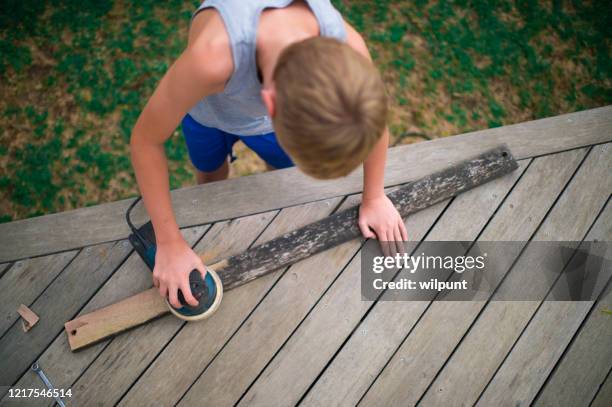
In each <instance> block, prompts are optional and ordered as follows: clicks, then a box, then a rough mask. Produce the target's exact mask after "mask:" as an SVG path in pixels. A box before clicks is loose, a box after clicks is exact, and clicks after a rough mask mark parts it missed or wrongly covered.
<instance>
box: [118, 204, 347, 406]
mask: <svg viewBox="0 0 612 407" xmlns="http://www.w3.org/2000/svg"><path fill="white" fill-rule="evenodd" d="M339 203H340V199H339V198H333V199H331V200H326V201H320V202H313V203H309V204H304V205H300V206H295V207H290V208H285V209H283V210H281V211H280V213H279V215H278V216H277V217H276V218H275V219H274V221H273V222H272V223H271V224H270V226H269V227H268V228H267V229H266V230H265V232H264V233H263V234H262V235H261V236H260V237H259V238H258V239H257V242H256V243H263V242H266V241H268V240H270V239H273V238H275V237H277V236H280V235H282V234H284V233H286V232H287V231H290V230H292V229H294V228H296V227H300V226H302V225H305V224H308V223H310V222H313V221H315V220H317V219H321V218H323V217H325V216H328V215H329V214H330V213H331V212H332V211H333V210H334V209H335V207H336V206H337V205H338V204H339ZM282 275H283V271H278V272H276V273H272V274H269V275H267V276H264V277H262V278H259V279H257V280H255V281H253V282H252V283H250V284H248V285H244V286H241V287H239V288H236V289H234V290H231V291H228V292H227V293H225V294H224V296H223V303H222V305H221V307H220V308H219V310H218V311H217V312H216V313H215V314H213V315H212V316H211V317H210V318H209V319H207V320H204V321H200V322H198V323H189V324H186V325H185V326H184V327H183V329H181V331H180V332H178V333H177V334H176V336H175V338H174V339H173V340H172V342H170V343H169V344H168V346H167V347H166V348H165V349H164V350H163V352H161V354H160V355H159V356H158V357H157V359H156V360H155V361H154V362H153V363H152V364H151V366H150V367H149V368H148V369H147V370H146V371H145V372H144V373H143V374H142V376H141V377H140V379H139V380H138V381H137V382H136V383H135V384H134V386H133V387H132V388H131V389H130V391H129V392H128V393H127V394H126V395H125V397H124V398H123V400H121V403H120V404H121V405H154V404H158V405H173V404H175V403H176V402H178V400H179V399H180V397H181V396H182V395H183V394H184V393H185V391H186V390H187V389H188V388H189V386H190V385H191V384H192V383H193V381H194V380H195V379H196V377H197V376H198V375H199V374H200V372H202V370H203V369H204V368H205V367H206V365H207V364H208V363H209V362H210V361H211V360H212V359H213V358H214V356H215V355H216V354H217V353H218V352H219V350H220V349H221V348H222V347H223V346H224V344H225V343H226V342H227V340H228V339H229V338H230V337H231V336H232V335H233V334H234V333H235V332H236V330H237V329H238V328H239V327H240V326H241V324H243V323H244V320H245V319H246V318H247V317H248V315H249V314H250V313H251V312H252V310H253V308H255V307H256V306H257V304H258V303H259V302H260V301H261V300H262V298H264V297H265V296H266V293H267V292H268V291H269V290H270V288H271V287H272V286H273V285H274V284H275V283H276V281H277V280H278V279H279V278H280V277H281V276H282ZM194 349H197V350H198V351H197V352H194Z"/></svg>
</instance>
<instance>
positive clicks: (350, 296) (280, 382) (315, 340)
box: [241, 162, 527, 405]
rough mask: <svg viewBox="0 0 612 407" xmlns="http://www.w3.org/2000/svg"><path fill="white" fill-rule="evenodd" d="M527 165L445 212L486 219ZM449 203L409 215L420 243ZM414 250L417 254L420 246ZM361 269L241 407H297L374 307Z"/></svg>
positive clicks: (339, 286)
mask: <svg viewBox="0 0 612 407" xmlns="http://www.w3.org/2000/svg"><path fill="white" fill-rule="evenodd" d="M526 164H527V163H526V162H521V164H520V165H521V166H520V169H519V170H518V171H516V172H514V173H513V174H511V175H509V176H507V177H503V178H501V179H498V180H495V181H492V182H491V183H488V184H486V185H483V186H481V187H479V188H477V189H475V190H472V191H469V192H466V193H465V194H462V195H460V196H459V197H457V198H456V199H455V200H454V201H453V203H452V204H451V205H450V206H449V207H448V208H447V209H446V211H447V212H452V213H462V212H464V213H467V212H469V211H470V210H471V208H473V207H474V205H476V206H477V207H482V208H483V209H484V211H483V215H482V217H483V218H484V217H485V216H486V215H485V214H484V213H486V208H493V209H494V208H495V207H496V206H497V204H498V203H499V201H500V200H501V199H503V197H504V195H505V194H506V193H507V192H508V190H509V189H510V188H511V187H512V185H513V184H514V182H515V181H516V179H518V178H519V177H520V174H521V173H522V171H523V170H524V168H525V167H526ZM446 204H447V203H444V205H437V206H435V207H432V208H429V209H428V210H427V211H425V212H420V213H417V214H414V215H412V216H410V217H409V218H408V219H407V221H406V227H407V229H408V231H409V236H410V238H411V239H412V240H416V241H417V242H418V241H419V240H421V239H422V238H423V237H424V236H425V234H426V233H427V231H428V230H429V229H430V227H431V226H432V225H433V224H434V223H435V221H436V219H437V217H438V216H439V214H440V213H441V212H442V210H443V208H444V206H446ZM443 216H445V217H448V215H447V214H446V213H445V214H444V215H443ZM479 220H480V218H479ZM482 221H483V222H484V221H485V220H484V219H483V220H482ZM442 222H444V221H442ZM466 227H468V228H475V229H477V228H478V220H476V219H474V222H470V224H469V225H466ZM412 246H413V247H412V248H413V249H414V247H415V246H416V244H415V245H412ZM360 264H361V263H360V258H359V257H356V258H355V259H354V260H353V261H352V263H351V264H350V265H349V267H348V268H347V270H345V271H344V272H343V274H342V275H341V276H340V278H339V279H338V280H337V281H336V282H335V283H334V285H333V286H332V287H331V288H330V290H329V291H328V292H327V293H325V296H324V297H323V299H322V300H321V302H320V303H319V304H317V306H316V308H315V309H313V311H312V312H311V313H310V314H309V315H308V317H307V318H306V319H305V321H304V322H303V323H302V324H301V325H300V327H299V328H298V330H297V331H296V332H294V333H293V335H292V336H291V339H290V340H289V341H288V342H287V344H285V346H284V347H283V348H282V349H281V350H280V352H279V354H278V355H276V357H275V358H274V360H273V361H272V362H271V363H270V365H269V366H268V367H267V368H266V370H265V371H264V372H263V373H262V374H261V376H260V377H259V379H258V380H257V381H256V382H255V383H254V384H253V385H252V387H251V388H250V389H249V391H248V392H247V393H246V395H245V396H244V398H243V399H242V402H241V404H243V405H267V404H268V403H272V404H275V405H287V404H294V403H296V402H297V401H298V400H299V399H300V398H301V397H302V395H303V394H304V393H305V392H306V390H307V389H308V386H309V385H310V384H311V383H312V382H313V381H314V380H315V378H316V377H317V375H318V374H319V372H321V371H322V370H323V368H324V367H325V364H326V363H327V362H328V361H329V360H330V359H331V358H332V356H333V354H334V353H335V352H336V350H337V349H338V347H340V346H341V345H342V343H343V342H344V340H345V339H346V338H347V337H348V336H349V335H350V334H351V332H352V331H353V329H354V328H355V326H357V325H358V324H359V321H360V320H361V318H362V317H363V315H365V314H366V312H367V311H368V309H369V308H371V305H372V302H366V301H362V300H361V292H360V274H359V273H360ZM416 305H417V306H420V304H416ZM340 316H341V317H340ZM392 325H393V321H389V327H390V328H391V326H392ZM369 351H370V352H372V351H374V349H370V350H369ZM360 358H367V357H366V356H360ZM366 364H367V362H366ZM354 373H355V372H354V371H351V375H350V377H351V380H353V379H354V377H355V374H354Z"/></svg>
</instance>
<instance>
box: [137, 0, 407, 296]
mask: <svg viewBox="0 0 612 407" xmlns="http://www.w3.org/2000/svg"><path fill="white" fill-rule="evenodd" d="M386 115H387V104H386V94H385V90H384V85H383V83H382V80H381V79H380V76H379V74H378V73H377V71H376V69H375V68H374V67H373V65H372V62H371V59H370V55H369V53H368V50H367V48H366V46H365V43H364V41H363V39H362V38H361V36H360V35H359V34H358V33H357V32H356V31H355V30H354V29H353V28H352V27H351V26H350V25H349V24H347V23H346V22H344V21H343V19H342V17H341V16H340V14H339V13H338V12H337V11H336V10H335V8H334V7H333V6H332V5H331V4H330V2H329V0H308V1H300V0H296V1H291V0H259V1H254V0H249V1H243V0H206V1H205V2H204V3H202V5H201V6H200V8H199V9H198V10H197V11H196V13H195V15H194V17H193V20H192V23H191V27H190V31H189V41H188V45H187V48H186V49H185V51H184V52H183V53H182V54H181V56H180V57H179V58H178V59H177V60H176V61H175V62H174V64H173V65H172V66H171V67H170V68H169V69H168V72H166V74H165V75H164V77H163V78H162V80H161V81H160V83H159V85H158V87H157V89H156V90H155V92H154V93H153V95H152V96H151V98H150V99H149V101H148V102H147V104H146V106H145V107H144V109H143V111H142V113H141V115H140V117H139V118H138V121H137V123H136V125H135V127H134V129H133V132H132V137H131V141H130V148H131V156H132V163H133V166H134V170H135V173H136V178H137V180H138V185H139V187H140V190H141V192H142V195H143V199H144V203H145V207H146V209H147V212H148V213H149V215H150V217H151V221H152V223H153V227H154V229H155V235H156V239H157V242H156V243H157V254H156V257H155V269H154V271H153V282H154V284H155V286H156V287H158V288H159V292H160V294H161V295H162V296H164V297H168V299H169V302H170V304H171V305H173V306H174V307H177V308H178V307H180V303H179V301H178V299H177V293H178V290H181V292H182V293H183V295H184V297H185V300H186V301H187V303H189V304H191V305H197V300H196V299H195V298H194V297H193V296H192V295H191V291H190V289H189V282H188V276H189V273H190V271H191V270H193V269H198V270H199V271H200V272H201V273H202V276H204V275H205V273H206V270H205V267H204V264H203V263H202V261H201V259H200V257H199V256H198V255H196V254H195V253H194V252H193V251H192V249H191V248H190V247H189V245H187V243H186V242H185V241H184V240H183V238H182V236H181V234H180V232H179V229H178V226H177V223H176V220H175V217H174V214H173V211H172V207H171V201H170V193H169V184H168V166H167V161H166V157H165V154H164V146H163V144H164V141H165V140H166V139H167V138H168V137H169V136H170V135H171V134H172V132H173V131H174V129H175V128H176V127H177V126H178V125H179V123H181V122H182V129H183V133H184V136H185V140H186V143H187V147H188V150H189V156H190V159H191V161H192V163H193V164H194V166H195V167H196V175H197V180H198V183H205V182H212V181H217V180H222V179H225V178H227V176H228V171H229V164H228V158H229V157H231V155H232V154H231V151H232V145H233V143H234V142H235V141H237V140H238V139H241V140H242V141H243V142H244V143H245V144H246V145H247V146H248V147H250V148H251V149H252V150H254V151H255V152H256V153H257V154H258V155H259V156H260V157H261V158H262V159H263V160H264V161H266V163H267V164H268V165H269V166H270V167H274V168H284V167H288V166H291V165H293V163H295V164H296V165H297V166H298V168H300V170H302V171H303V172H305V173H306V174H308V175H310V176H313V177H316V178H325V179H330V178H336V177H340V176H344V175H346V174H348V173H349V172H351V171H352V170H353V169H355V168H356V167H357V166H358V165H359V164H361V163H362V162H363V163H364V190H363V199H362V203H361V207H360V214H359V226H360V228H361V231H362V233H363V235H364V237H366V238H375V237H376V238H378V239H379V240H381V241H404V240H407V235H406V230H405V228H404V224H403V221H402V219H401V217H400V216H399V214H398V213H397V211H396V209H395V207H394V206H393V204H392V203H391V202H390V201H389V199H388V198H387V197H386V196H385V194H384V192H383V176H384V167H385V160H386V150H387V145H388V140H389V134H388V130H387V129H386V126H385V120H386ZM274 130H276V132H274ZM277 137H278V139H277Z"/></svg>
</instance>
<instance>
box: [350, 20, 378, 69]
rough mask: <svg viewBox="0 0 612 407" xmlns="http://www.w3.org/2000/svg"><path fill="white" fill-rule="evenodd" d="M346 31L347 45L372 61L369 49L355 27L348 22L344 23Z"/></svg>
mask: <svg viewBox="0 0 612 407" xmlns="http://www.w3.org/2000/svg"><path fill="white" fill-rule="evenodd" d="M344 29H345V31H346V44H347V45H348V46H350V47H351V48H353V49H354V50H355V51H357V52H359V53H360V54H361V55H363V56H364V57H366V58H367V59H369V60H372V57H371V56H370V51H368V47H367V45H366V43H365V41H364V39H363V37H362V36H361V34H359V33H358V32H357V30H355V29H354V28H353V26H352V25H350V24H349V23H347V22H346V21H344Z"/></svg>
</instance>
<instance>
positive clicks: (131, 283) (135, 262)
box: [0, 226, 207, 404]
mask: <svg viewBox="0 0 612 407" xmlns="http://www.w3.org/2000/svg"><path fill="white" fill-rule="evenodd" d="M206 229H207V227H203V226H197V227H193V228H189V229H184V230H182V231H181V232H182V234H183V236H184V238H185V240H186V241H187V242H188V243H190V244H194V243H195V242H197V240H198V239H199V238H200V237H201V236H202V234H203V233H204V231H205V230H206ZM150 285H151V272H150V271H149V269H148V268H147V266H146V265H145V264H144V262H143V261H142V259H141V258H140V256H138V254H136V253H132V254H131V255H130V256H129V257H128V259H127V260H126V261H125V262H124V263H123V264H122V265H121V267H119V269H117V271H115V272H114V273H113V275H112V276H111V277H110V278H109V279H108V280H107V281H106V283H105V284H104V285H103V286H102V287H101V288H100V289H99V290H98V291H97V292H96V294H95V295H94V296H93V297H92V298H91V299H90V300H89V301H88V302H87V304H86V305H85V307H84V308H83V309H82V310H81V311H80V313H87V312H89V311H91V310H92V309H96V308H100V307H103V306H105V305H107V304H109V303H113V302H116V301H117V300H118V299H119V298H122V297H125V296H129V295H131V294H135V293H136V292H138V291H141V290H142V289H144V288H146V287H148V286H150ZM68 299H69V298H68ZM59 325H61V324H59ZM151 325H156V324H151ZM108 342H109V341H105V342H101V343H99V344H97V345H93V346H91V347H89V348H87V349H84V350H82V351H80V352H77V353H72V352H71V351H70V348H69V346H68V341H67V338H66V335H58V336H57V337H56V338H55V340H54V341H53V342H52V343H51V344H50V345H49V346H48V347H47V349H45V351H44V352H43V353H42V354H41V355H40V357H39V361H40V365H41V366H43V368H44V370H45V373H46V374H47V375H48V376H49V378H50V379H51V380H52V381H53V384H54V385H55V387H56V388H64V389H68V388H70V387H71V386H72V383H73V382H74V381H75V380H76V379H77V377H79V375H80V374H81V373H82V372H83V371H85V369H86V368H87V367H88V366H89V365H90V364H91V363H92V361H93V360H94V359H95V358H96V357H97V356H98V355H99V354H100V352H101V351H102V350H103V349H104V348H105V347H106V346H107V345H108ZM100 383H101V385H102V383H104V381H102V382H100ZM14 387H19V388H40V387H41V381H40V378H39V377H38V376H36V375H34V374H32V372H30V371H27V372H25V373H24V374H23V375H22V376H21V378H20V379H19V380H18V381H17V383H16V384H15V385H14ZM7 401H8V400H7V396H5V397H4V398H3V399H2V400H1V401H0V404H3V403H5V402H7Z"/></svg>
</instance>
